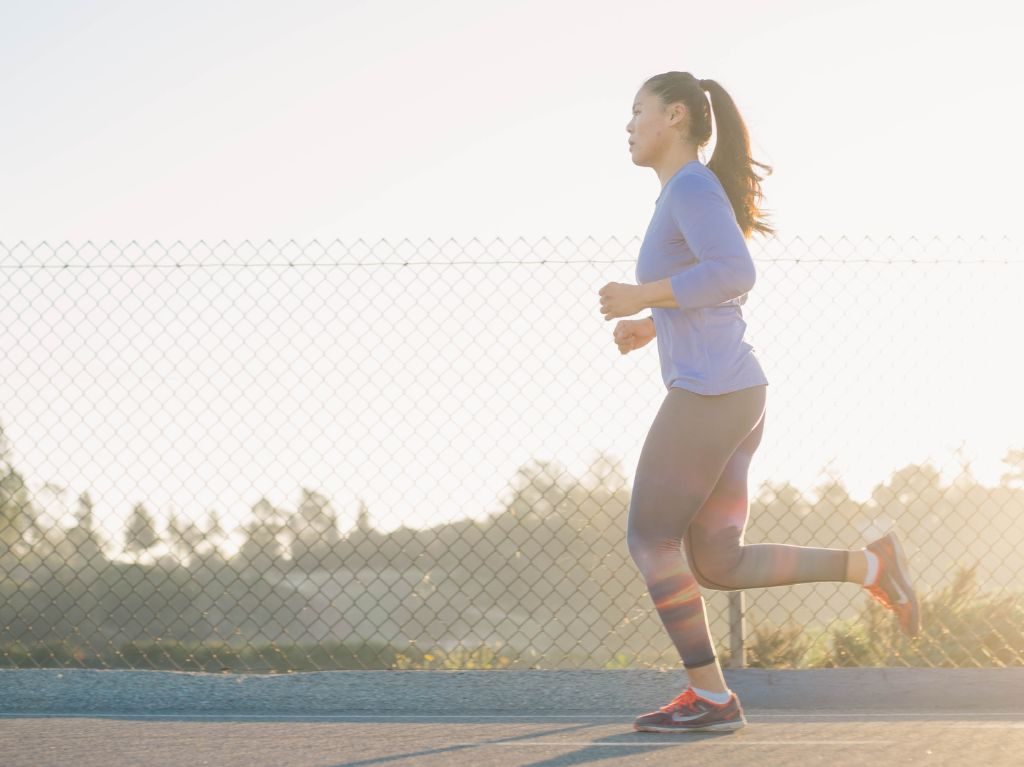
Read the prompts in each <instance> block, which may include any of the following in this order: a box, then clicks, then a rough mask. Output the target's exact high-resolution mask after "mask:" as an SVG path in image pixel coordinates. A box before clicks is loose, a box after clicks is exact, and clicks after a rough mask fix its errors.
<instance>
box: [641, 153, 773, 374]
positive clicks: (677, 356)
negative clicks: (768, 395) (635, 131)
mask: <svg viewBox="0 0 1024 767" xmlns="http://www.w3.org/2000/svg"><path fill="white" fill-rule="evenodd" d="M756 276H757V275H756V272H755V269H754V262H753V260H752V259H751V258H750V251H749V250H748V249H747V244H746V241H745V240H744V239H743V233H742V231H741V230H740V227H739V224H737V222H736V215H735V213H734V212H733V209H732V205H731V204H730V202H729V198H728V196H727V195H726V193H725V189H724V188H723V187H722V184H721V182H719V180H718V177H717V176H716V175H715V174H714V172H713V171H712V170H711V169H710V168H708V167H707V166H706V165H704V164H703V163H701V162H700V161H699V160H693V161H691V162H688V163H686V164H685V165H684V166H683V167H682V168H680V169H679V170H678V171H676V173H675V175H673V176H672V178H670V179H669V180H668V183H667V184H665V186H664V187H663V188H662V190H661V194H659V195H658V199H657V200H655V203H654V215H653V216H652V217H651V222H650V224H649V225H648V227H647V232H646V234H645V235H644V239H643V243H642V244H641V245H640V254H639V257H638V258H637V264H636V281H637V283H645V282H654V281H657V280H662V279H665V278H666V277H669V278H670V280H671V284H672V292H673V294H674V295H675V299H676V303H678V304H679V308H678V309H667V308H658V307H656V308H654V309H653V310H652V312H653V315H654V327H655V332H656V333H657V341H658V357H659V358H660V360H661V373H662V378H663V379H664V381H665V388H667V389H671V388H672V387H674V386H675V387H679V388H682V389H688V390H690V391H693V392H697V393H698V394H725V393H727V392H731V391H736V390H738V389H745V388H747V387H750V386H757V385H760V384H767V383H768V379H767V377H766V376H765V374H764V371H763V370H762V369H761V365H760V363H759V362H758V360H757V357H755V356H754V347H753V346H751V345H750V344H749V343H747V342H746V341H744V340H743V334H744V331H746V328H747V323H746V322H745V321H744V320H743V310H742V309H741V308H740V307H741V305H742V304H744V303H746V300H747V293H748V292H749V291H750V289H751V288H753V287H754V282H755V280H756Z"/></svg>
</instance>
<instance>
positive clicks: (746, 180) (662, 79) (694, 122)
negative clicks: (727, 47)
mask: <svg viewBox="0 0 1024 767" xmlns="http://www.w3.org/2000/svg"><path fill="white" fill-rule="evenodd" d="M643 87H644V89H646V90H648V91H650V92H651V93H653V94H654V95H656V96H658V98H660V99H661V102H662V104H664V105H665V106H668V105H669V104H675V103H676V102H680V101H681V102H682V103H683V104H684V105H685V106H686V111H687V114H688V115H689V117H690V120H689V123H690V126H689V128H690V135H689V136H688V137H686V138H688V140H690V141H693V142H694V143H695V144H696V145H697V146H698V147H702V146H704V145H705V144H707V143H708V141H710V140H711V109H714V118H715V127H716V128H717V130H718V136H717V138H716V140H715V151H714V154H712V155H711V160H710V161H708V167H709V168H710V169H711V170H712V171H713V172H714V174H715V175H716V176H717V177H718V180H719V181H720V182H721V184H722V187H723V188H724V189H725V193H726V194H727V195H728V197H729V202H730V203H732V209H733V211H734V212H735V213H736V223H737V224H739V227H740V230H742V232H743V236H744V237H745V238H746V237H749V236H750V234H751V233H752V232H762V233H763V234H775V229H774V227H772V226H770V225H769V224H767V223H765V221H764V218H765V217H764V214H763V211H762V210H761V208H760V205H759V203H760V201H761V198H762V196H763V195H762V194H761V183H760V182H761V181H762V178H763V177H762V176H759V175H757V173H755V172H754V167H753V166H755V165H756V166H758V167H759V168H763V169H764V170H766V171H767V174H766V175H771V172H772V168H771V166H769V165H765V164H764V163H760V162H757V161H756V160H755V159H753V158H752V157H751V156H750V135H749V134H748V133H747V126H746V124H745V123H744V122H743V118H742V117H740V113H739V110H738V109H737V108H736V104H735V103H733V100H732V97H731V96H730V95H729V94H728V93H727V92H726V90H725V88H723V87H722V86H721V85H719V84H718V83H717V82H715V81H714V80H698V79H697V78H696V77H694V76H693V75H692V74H690V73H689V72H664V73H662V74H660V75H655V76H654V77H652V78H650V79H649V80H647V82H645V83H644V84H643ZM705 90H706V91H707V92H708V94H709V95H710V96H711V105H710V106H709V105H708V100H707V97H706V96H705V95H704V91H705Z"/></svg>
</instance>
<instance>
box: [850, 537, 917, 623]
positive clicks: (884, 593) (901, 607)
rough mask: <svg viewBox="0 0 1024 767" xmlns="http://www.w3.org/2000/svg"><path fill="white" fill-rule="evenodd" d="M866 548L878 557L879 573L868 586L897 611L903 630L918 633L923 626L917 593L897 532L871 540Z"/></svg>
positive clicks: (883, 604) (885, 603) (876, 597)
mask: <svg viewBox="0 0 1024 767" xmlns="http://www.w3.org/2000/svg"><path fill="white" fill-rule="evenodd" d="M866 548H867V550H868V551H871V552H873V553H874V554H875V555H876V556H877V557H878V577H877V578H875V582H874V583H872V584H870V585H868V586H865V587H864V588H866V589H867V590H868V593H869V594H871V596H872V597H874V598H875V599H876V600H878V602H880V603H881V604H882V606H883V607H885V608H886V609H887V610H892V611H893V612H894V613H896V617H897V618H898V619H899V624H900V630H901V631H902V632H903V633H904V634H906V635H907V636H910V637H915V636H917V634H918V632H919V631H920V630H921V615H920V610H919V609H918V604H917V595H916V594H915V593H914V586H913V584H912V583H911V582H910V569H909V568H908V567H907V560H906V558H905V557H904V556H903V548H902V547H901V546H900V542H899V541H898V540H897V539H896V533H895V532H894V531H893V532H890V533H888V534H887V535H885V536H883V537H881V538H879V539H878V540H877V541H874V542H872V543H869V544H868V545H867V547H866Z"/></svg>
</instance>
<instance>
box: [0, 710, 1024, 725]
mask: <svg viewBox="0 0 1024 767" xmlns="http://www.w3.org/2000/svg"><path fill="white" fill-rule="evenodd" d="M744 713H745V715H746V718H747V721H748V722H758V721H759V720H762V719H853V720H857V719H865V718H872V719H884V720H889V721H893V720H899V719H904V718H911V717H913V718H924V719H933V720H946V719H951V718H954V717H955V718H962V719H967V720H970V719H972V718H977V717H1010V718H1013V719H1022V718H1024V713H1012V712H1006V711H994V712H984V711H930V712H915V711H899V712H896V711H894V712H889V713H871V714H869V713H863V714H858V713H850V714H821V713H812V712H807V713H800V712H794V713H788V714H756V713H751V712H750V711H745V712H744ZM27 717H33V718H73V717H86V718H93V719H102V718H114V719H251V720H253V721H260V720H264V719H274V720H282V721H284V720H291V719H295V720H302V719H323V720H325V721H351V720H367V721H376V722H381V723H384V722H389V721H408V720H423V721H436V720H439V719H440V720H463V721H469V722H473V721H476V720H485V719H486V720H495V719H496V720H502V721H511V720H516V719H525V720H529V721H537V720H545V719H549V720H552V721H561V720H565V719H568V720H571V721H577V722H578V721H581V720H588V719H611V720H616V721H630V722H632V720H633V718H634V717H635V714H632V713H629V714H588V713H579V714H387V713H381V714H232V713H203V714H147V713H140V712H134V711H133V712H128V711H124V712H120V713H109V712H95V711H68V712H52V711H46V712H34V711H25V712H17V711H15V712H11V711H0V719H2V718H8V719H12V718H27ZM765 723H766V724H767V722H765ZM969 723H970V722H967V723H965V724H969ZM947 724H948V723H947ZM997 724H998V723H997ZM1022 724H1024V722H1022Z"/></svg>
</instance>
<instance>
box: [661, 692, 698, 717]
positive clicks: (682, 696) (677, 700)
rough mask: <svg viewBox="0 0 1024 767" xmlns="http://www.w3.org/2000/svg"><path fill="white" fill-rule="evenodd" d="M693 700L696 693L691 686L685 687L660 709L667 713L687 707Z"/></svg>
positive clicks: (695, 697)
mask: <svg viewBox="0 0 1024 767" xmlns="http://www.w3.org/2000/svg"><path fill="white" fill-rule="evenodd" d="M695 700H697V693H695V692H694V691H693V688H692V687H687V688H686V689H685V690H683V691H682V692H681V693H679V694H678V695H677V696H676V697H674V698H673V699H672V702H671V703H667V704H665V705H664V706H662V707H661V710H662V711H664V712H665V713H667V714H668V713H671V712H673V711H675V710H676V709H679V708H689V707H690V706H692V705H693V702H694V701H695Z"/></svg>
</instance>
